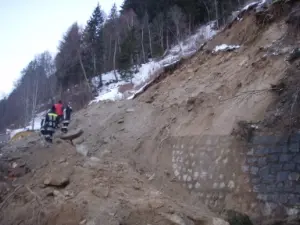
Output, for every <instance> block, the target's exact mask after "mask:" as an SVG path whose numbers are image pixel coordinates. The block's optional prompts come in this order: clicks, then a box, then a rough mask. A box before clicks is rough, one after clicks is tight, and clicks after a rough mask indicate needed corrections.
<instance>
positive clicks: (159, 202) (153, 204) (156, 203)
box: [149, 198, 165, 209]
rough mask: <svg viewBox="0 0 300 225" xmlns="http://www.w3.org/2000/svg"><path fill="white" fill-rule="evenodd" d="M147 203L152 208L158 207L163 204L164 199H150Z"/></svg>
mask: <svg viewBox="0 0 300 225" xmlns="http://www.w3.org/2000/svg"><path fill="white" fill-rule="evenodd" d="M149 205H150V207H151V208H152V209H159V208H161V207H163V206H164V205H165V203H164V201H163V200H161V199H155V198H154V199H152V200H150V201H149Z"/></svg>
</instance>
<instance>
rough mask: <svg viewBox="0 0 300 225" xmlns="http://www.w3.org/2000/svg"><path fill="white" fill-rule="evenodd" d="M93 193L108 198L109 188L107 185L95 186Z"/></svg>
mask: <svg viewBox="0 0 300 225" xmlns="http://www.w3.org/2000/svg"><path fill="white" fill-rule="evenodd" d="M92 194H93V195H95V196H96V197H98V198H107V197H108V195H109V189H108V188H107V187H99V188H94V189H93V190H92Z"/></svg>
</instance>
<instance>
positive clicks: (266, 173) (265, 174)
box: [258, 166, 270, 180]
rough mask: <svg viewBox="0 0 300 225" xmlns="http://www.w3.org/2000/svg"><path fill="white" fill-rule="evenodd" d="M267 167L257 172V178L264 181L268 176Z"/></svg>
mask: <svg viewBox="0 0 300 225" xmlns="http://www.w3.org/2000/svg"><path fill="white" fill-rule="evenodd" d="M269 171H270V170H269V167H267V166H266V167H263V168H261V169H260V170H259V173H258V174H259V176H260V177H261V178H262V179H263V180H264V179H265V178H266V177H267V176H268V175H270V174H269Z"/></svg>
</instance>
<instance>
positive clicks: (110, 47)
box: [107, 35, 112, 69]
mask: <svg viewBox="0 0 300 225" xmlns="http://www.w3.org/2000/svg"><path fill="white" fill-rule="evenodd" d="M111 42H112V38H111V35H110V36H109V48H108V49H109V50H108V60H107V61H108V62H111V61H110V60H111V49H112V43H111ZM109 67H110V68H109V69H111V63H110V64H109Z"/></svg>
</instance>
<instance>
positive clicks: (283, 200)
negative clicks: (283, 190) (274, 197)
mask: <svg viewBox="0 0 300 225" xmlns="http://www.w3.org/2000/svg"><path fill="white" fill-rule="evenodd" d="M278 200H279V202H280V203H282V204H286V203H288V200H289V196H288V194H281V195H280V196H279V199H278Z"/></svg>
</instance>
